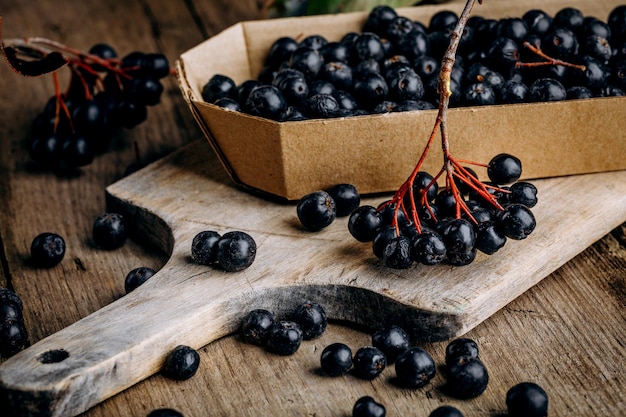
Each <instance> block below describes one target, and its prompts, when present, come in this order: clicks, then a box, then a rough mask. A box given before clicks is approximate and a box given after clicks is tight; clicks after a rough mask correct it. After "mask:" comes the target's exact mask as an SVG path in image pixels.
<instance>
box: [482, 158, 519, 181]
mask: <svg viewBox="0 0 626 417" xmlns="http://www.w3.org/2000/svg"><path fill="white" fill-rule="evenodd" d="M487 175H488V176H489V179H490V180H491V181H493V182H494V183H496V184H510V183H512V182H514V181H517V180H518V179H519V177H520V176H521V175H522V161H520V160H519V158H517V157H515V156H513V155H509V154H506V153H501V154H498V155H496V156H494V157H493V158H492V159H491V161H489V165H488V166H487Z"/></svg>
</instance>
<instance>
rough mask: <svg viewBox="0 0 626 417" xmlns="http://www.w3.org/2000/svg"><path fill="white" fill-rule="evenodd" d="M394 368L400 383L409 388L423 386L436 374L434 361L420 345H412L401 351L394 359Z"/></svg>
mask: <svg viewBox="0 0 626 417" xmlns="http://www.w3.org/2000/svg"><path fill="white" fill-rule="evenodd" d="M395 369H396V376H397V377H398V382H399V383H400V385H402V386H405V387H409V388H420V387H423V386H424V385H426V384H428V383H429V382H430V380H431V379H433V377H434V376H435V374H436V367H435V361H434V360H433V358H432V356H431V355H430V354H429V353H428V352H427V351H426V350H424V349H422V348H420V347H413V348H410V349H408V350H406V351H404V352H403V353H401V354H400V355H399V356H398V358H397V359H396V363H395Z"/></svg>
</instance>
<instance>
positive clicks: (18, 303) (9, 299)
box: [0, 288, 24, 310]
mask: <svg viewBox="0 0 626 417" xmlns="http://www.w3.org/2000/svg"><path fill="white" fill-rule="evenodd" d="M0 303H8V304H13V305H15V307H16V308H18V309H19V310H22V309H23V308H24V304H23V303H22V299H21V298H20V296H19V295H17V294H16V293H15V291H13V290H10V289H8V288H0Z"/></svg>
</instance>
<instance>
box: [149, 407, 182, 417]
mask: <svg viewBox="0 0 626 417" xmlns="http://www.w3.org/2000/svg"><path fill="white" fill-rule="evenodd" d="M147 417H184V416H183V413H181V412H180V411H178V410H174V409H173V408H157V409H156V410H152V411H150V413H148V416H147Z"/></svg>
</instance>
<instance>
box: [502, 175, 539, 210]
mask: <svg viewBox="0 0 626 417" xmlns="http://www.w3.org/2000/svg"><path fill="white" fill-rule="evenodd" d="M509 191H511V194H510V195H509V202H511V203H517V204H522V205H524V206H526V207H529V208H530V207H534V206H535V205H536V204H537V201H538V200H537V187H535V186H534V185H533V184H531V183H529V182H526V181H518V182H516V183H515V184H512V185H511V187H510V189H509Z"/></svg>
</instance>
